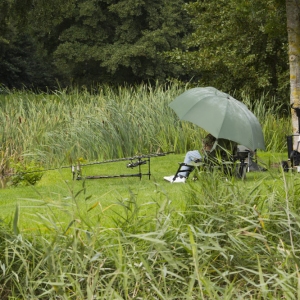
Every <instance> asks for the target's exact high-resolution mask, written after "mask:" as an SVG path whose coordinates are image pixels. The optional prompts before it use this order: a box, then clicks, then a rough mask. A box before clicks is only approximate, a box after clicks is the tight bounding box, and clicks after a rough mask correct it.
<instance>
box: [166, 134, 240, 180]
mask: <svg viewBox="0 0 300 300" xmlns="http://www.w3.org/2000/svg"><path fill="white" fill-rule="evenodd" d="M202 144H203V154H204V159H205V158H208V160H209V159H216V158H221V159H222V160H228V159H229V157H230V156H231V155H232V153H234V152H235V151H236V146H237V145H236V143H234V142H231V141H229V140H225V139H218V140H217V139H216V138H215V137H214V136H213V135H211V134H208V135H207V136H206V137H205V138H204V139H203V140H202ZM202 160H203V159H202V156H201V155H200V153H199V151H198V150H192V151H188V152H187V153H186V155H185V158H184V161H183V163H184V164H185V165H182V166H181V167H180V170H179V172H177V173H178V175H177V176H176V178H174V177H175V175H172V176H165V177H164V179H165V180H167V181H169V182H171V183H173V182H175V183H185V181H186V179H187V178H188V176H189V174H190V172H191V171H192V170H193V167H192V166H187V165H189V164H191V163H192V162H199V161H202Z"/></svg>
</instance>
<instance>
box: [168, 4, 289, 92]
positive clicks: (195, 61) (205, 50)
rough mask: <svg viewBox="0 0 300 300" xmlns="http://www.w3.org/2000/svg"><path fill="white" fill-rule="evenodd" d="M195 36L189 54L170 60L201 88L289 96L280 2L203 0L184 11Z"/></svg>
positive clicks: (179, 52)
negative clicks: (186, 72) (211, 86)
mask: <svg viewBox="0 0 300 300" xmlns="http://www.w3.org/2000/svg"><path fill="white" fill-rule="evenodd" d="M186 9H187V12H188V13H189V15H190V16H191V22H192V25H193V28H194V30H193V32H192V33H191V34H190V35H188V36H187V37H186V38H185V40H184V44H185V48H186V49H185V50H183V51H182V50H180V49H177V50H175V51H172V52H171V53H170V52H169V53H168V54H167V55H168V56H169V57H170V58H171V60H172V61H178V62H181V63H182V64H183V65H184V66H185V67H186V68H188V69H189V70H190V71H191V72H193V73H194V74H195V75H197V76H198V77H199V84H200V85H213V86H215V87H217V88H219V89H222V90H224V91H227V92H237V91H238V92H239V93H242V92H245V91H246V92H250V93H251V94H252V95H254V94H258V93H262V92H269V93H272V94H273V95H281V97H284V93H285V92H286V90H287V82H288V79H287V78H288V77H287V75H288V68H287V55H286V52H287V37H286V33H285V29H284V28H283V26H282V22H284V20H285V6H284V5H282V4H281V3H277V1H276V0H265V1H261V0H252V1H243V0H202V1H196V2H194V3H190V4H188V5H186Z"/></svg>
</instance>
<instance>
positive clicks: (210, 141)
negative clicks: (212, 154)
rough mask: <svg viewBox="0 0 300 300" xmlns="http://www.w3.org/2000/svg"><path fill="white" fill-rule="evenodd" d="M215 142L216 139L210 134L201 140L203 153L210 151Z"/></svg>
mask: <svg viewBox="0 0 300 300" xmlns="http://www.w3.org/2000/svg"><path fill="white" fill-rule="evenodd" d="M215 141H216V138H215V137H214V136H213V135H211V134H210V133H209V134H208V135H207V136H206V137H205V138H204V139H203V140H202V143H203V148H204V150H205V151H210V150H211V148H212V147H213V145H214V143H215Z"/></svg>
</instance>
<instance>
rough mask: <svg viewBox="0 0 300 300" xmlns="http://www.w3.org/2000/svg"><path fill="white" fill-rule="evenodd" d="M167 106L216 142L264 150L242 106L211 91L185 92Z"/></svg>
mask: <svg viewBox="0 0 300 300" xmlns="http://www.w3.org/2000/svg"><path fill="white" fill-rule="evenodd" d="M169 106H170V107H171V108H172V109H173V110H174V111H175V112H176V114H177V115H178V117H179V118H180V119H181V120H185V121H190V122H192V123H194V124H196V125H198V126H200V127H201V128H203V129H204V130H206V131H208V132H209V133H211V134H212V135H213V136H215V137H216V138H223V139H227V140H231V141H233V142H236V143H238V144H241V145H243V146H245V147H247V148H249V149H250V150H253V151H254V150H256V149H262V150H265V141H264V136H263V133H262V129H261V126H260V124H259V122H258V120H257V118H256V117H255V116H254V114H253V113H252V112H251V111H250V110H249V109H248V108H247V106H246V105H244V104H243V103H242V102H240V101H238V100H236V99H234V98H233V97H231V96H230V95H228V94H225V93H223V92H221V91H219V90H217V89H215V88H213V87H197V88H193V89H190V90H187V91H185V92H184V93H182V94H181V95H179V96H178V97H177V98H175V99H174V101H172V102H171V103H170V104H169Z"/></svg>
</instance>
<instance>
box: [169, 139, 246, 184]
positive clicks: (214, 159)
mask: <svg viewBox="0 0 300 300" xmlns="http://www.w3.org/2000/svg"><path fill="white" fill-rule="evenodd" d="M249 152H250V150H249V149H247V148H245V147H240V148H239V147H234V148H233V149H231V151H230V150H228V149H226V148H224V147H223V146H222V145H220V144H219V143H218V140H217V141H216V142H215V143H214V145H213V147H212V149H211V150H210V151H209V152H208V151H207V152H206V153H205V155H204V157H203V158H201V159H197V160H195V161H193V162H191V163H190V164H185V163H179V167H178V169H177V172H176V174H175V175H174V178H173V181H174V180H175V179H176V178H177V177H180V176H181V173H183V172H184V173H185V172H188V176H187V178H188V177H189V175H190V173H192V172H193V171H197V170H198V171H201V170H204V171H213V170H216V169H217V170H221V171H222V172H223V173H224V174H225V175H228V176H235V177H237V178H241V179H245V178H246V172H247V166H248V163H247V161H246V160H247V158H248V157H249ZM183 166H185V167H186V169H185V170H182V167H183ZM196 178H197V177H196V176H195V175H194V177H193V179H194V180H195V179H196Z"/></svg>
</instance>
